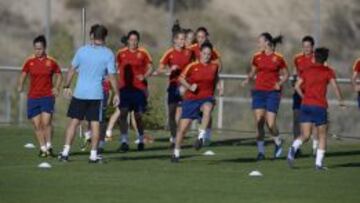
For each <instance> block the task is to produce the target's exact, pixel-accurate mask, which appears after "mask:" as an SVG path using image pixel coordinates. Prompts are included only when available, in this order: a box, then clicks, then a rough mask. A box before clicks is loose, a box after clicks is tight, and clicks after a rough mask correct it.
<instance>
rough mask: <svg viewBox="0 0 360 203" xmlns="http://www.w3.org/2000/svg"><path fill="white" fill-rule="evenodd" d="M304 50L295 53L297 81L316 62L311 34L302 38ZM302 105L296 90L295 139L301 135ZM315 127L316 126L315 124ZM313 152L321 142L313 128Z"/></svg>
mask: <svg viewBox="0 0 360 203" xmlns="http://www.w3.org/2000/svg"><path fill="white" fill-rule="evenodd" d="M301 42H302V52H301V53H299V54H297V55H295V57H294V65H295V69H294V82H293V84H295V83H296V79H297V77H300V78H301V75H302V74H303V73H304V72H306V70H307V69H308V68H309V67H311V66H312V65H313V64H314V62H315V59H314V45H315V40H314V38H313V37H311V36H305V37H303V39H302V41H301ZM300 107H301V97H300V95H299V94H298V93H297V92H296V91H295V92H294V94H293V112H294V114H293V133H294V139H296V138H297V137H299V136H300V133H301V132H300V122H299V119H300ZM314 127H315V126H314ZM313 133H314V135H313V146H312V147H313V154H314V155H315V154H316V150H317V147H318V144H319V141H318V138H317V135H316V131H315V129H314V130H313ZM300 154H301V152H300V150H298V151H297V156H299V155H300Z"/></svg>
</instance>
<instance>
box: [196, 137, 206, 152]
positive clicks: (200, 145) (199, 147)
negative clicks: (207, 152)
mask: <svg viewBox="0 0 360 203" xmlns="http://www.w3.org/2000/svg"><path fill="white" fill-rule="evenodd" d="M203 143H204V141H203V139H202V138H200V139H196V141H195V143H194V148H195V150H200V149H201V148H202V147H203Z"/></svg>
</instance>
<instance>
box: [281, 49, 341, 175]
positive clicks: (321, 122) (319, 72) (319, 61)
mask: <svg viewBox="0 0 360 203" xmlns="http://www.w3.org/2000/svg"><path fill="white" fill-rule="evenodd" d="M328 55H329V50H328V49H327V48H317V49H316V50H315V64H314V65H312V66H311V67H310V68H309V69H307V70H306V71H305V72H304V73H303V74H302V75H301V77H300V78H299V80H298V81H297V82H296V85H295V88H296V91H297V92H298V93H299V95H300V96H301V98H302V102H301V113H300V122H301V132H302V135H301V136H300V137H298V138H297V139H296V140H295V141H294V142H293V143H292V145H291V147H290V149H289V152H288V157H287V160H288V163H289V166H290V167H293V164H294V159H295V153H296V151H297V150H298V149H299V148H300V147H301V145H302V144H303V142H305V141H307V140H308V139H309V137H310V135H311V130H312V126H313V125H314V124H315V126H316V130H317V131H318V137H319V148H318V150H317V152H316V161H315V168H316V169H317V170H324V169H326V168H325V167H324V164H323V159H324V156H325V149H326V135H327V127H328V124H327V123H328V119H327V107H328V104H327V100H326V94H327V86H328V84H331V86H332V87H333V88H334V90H335V94H336V96H337V98H338V100H339V105H340V106H344V104H343V101H342V94H341V91H340V89H339V86H338V85H337V83H336V76H335V72H334V70H333V69H332V68H330V67H329V66H327V65H325V62H326V60H327V58H328Z"/></svg>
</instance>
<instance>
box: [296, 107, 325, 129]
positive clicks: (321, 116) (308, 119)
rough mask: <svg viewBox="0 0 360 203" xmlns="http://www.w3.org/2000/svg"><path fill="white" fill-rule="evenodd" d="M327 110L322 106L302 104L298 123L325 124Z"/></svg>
mask: <svg viewBox="0 0 360 203" xmlns="http://www.w3.org/2000/svg"><path fill="white" fill-rule="evenodd" d="M327 122H328V120H327V110H326V108H324V107H319V106H312V105H302V106H301V111H300V123H314V124H315V126H320V125H325V124H327Z"/></svg>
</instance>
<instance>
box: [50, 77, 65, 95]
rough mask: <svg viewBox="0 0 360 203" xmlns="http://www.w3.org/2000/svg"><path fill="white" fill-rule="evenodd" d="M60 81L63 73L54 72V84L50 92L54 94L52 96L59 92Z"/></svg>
mask: <svg viewBox="0 0 360 203" xmlns="http://www.w3.org/2000/svg"><path fill="white" fill-rule="evenodd" d="M62 81H63V75H62V74H61V72H60V73H56V74H55V85H54V88H53V89H52V93H53V94H54V96H57V95H58V94H59V92H60V88H61V83H62Z"/></svg>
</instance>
